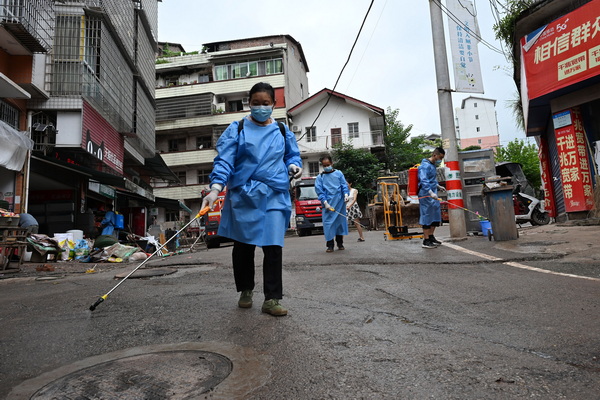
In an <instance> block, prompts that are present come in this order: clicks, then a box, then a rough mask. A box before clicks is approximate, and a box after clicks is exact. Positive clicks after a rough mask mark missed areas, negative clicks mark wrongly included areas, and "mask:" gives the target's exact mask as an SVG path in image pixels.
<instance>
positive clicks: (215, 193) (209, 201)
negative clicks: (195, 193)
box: [200, 183, 223, 210]
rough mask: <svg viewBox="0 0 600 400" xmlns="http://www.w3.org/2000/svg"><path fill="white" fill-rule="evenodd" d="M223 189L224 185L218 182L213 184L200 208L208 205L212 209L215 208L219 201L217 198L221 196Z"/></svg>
mask: <svg viewBox="0 0 600 400" xmlns="http://www.w3.org/2000/svg"><path fill="white" fill-rule="evenodd" d="M221 190H223V185H219V184H218V183H215V184H212V185H211V191H210V193H209V194H207V195H206V196H205V197H204V199H203V200H202V206H201V207H200V209H203V208H204V207H207V206H208V207H210V209H211V210H212V209H214V208H215V201H217V198H218V197H219V193H220V192H221Z"/></svg>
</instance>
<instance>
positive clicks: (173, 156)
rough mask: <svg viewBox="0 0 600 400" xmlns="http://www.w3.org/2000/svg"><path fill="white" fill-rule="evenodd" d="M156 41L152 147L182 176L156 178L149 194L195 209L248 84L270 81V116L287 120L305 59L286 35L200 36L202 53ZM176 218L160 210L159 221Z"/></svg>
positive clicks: (301, 89)
mask: <svg viewBox="0 0 600 400" xmlns="http://www.w3.org/2000/svg"><path fill="white" fill-rule="evenodd" d="M159 47H161V48H162V53H161V54H160V55H159V58H158V59H157V62H156V149H157V151H159V152H160V153H161V155H162V157H163V159H164V160H165V162H166V164H167V165H168V166H169V168H170V169H171V170H172V171H173V172H174V173H175V174H176V175H177V176H178V177H179V180H180V183H177V184H170V185H168V184H166V183H165V184H157V185H156V186H155V187H154V193H155V195H156V196H160V197H165V198H169V199H175V200H180V201H183V202H184V203H185V204H186V205H187V206H188V207H189V208H191V209H192V210H193V212H194V213H195V212H197V211H198V210H199V208H200V204H201V203H200V197H201V192H202V190H203V189H205V188H207V187H208V184H209V183H210V182H209V178H208V176H209V174H210V172H211V171H212V166H213V159H214V158H215V156H216V155H217V153H216V150H215V147H216V143H217V140H218V139H219V137H220V135H221V133H223V131H224V130H225V129H226V128H227V126H228V125H229V124H230V123H231V122H232V121H235V120H240V119H242V118H243V117H244V116H246V115H247V114H249V111H250V107H249V97H248V96H249V91H250V89H251V88H252V86H253V85H254V84H256V83H258V82H267V83H269V84H271V85H272V86H273V88H274V89H275V100H276V105H275V109H274V111H273V118H274V119H276V120H277V121H280V122H284V123H286V124H288V121H287V112H288V110H289V108H290V107H291V106H293V105H296V104H298V103H300V102H302V101H303V100H305V99H306V97H307V93H308V78H307V72H308V65H307V63H306V59H305V57H304V53H303V50H302V46H301V45H300V43H299V42H297V41H296V40H295V39H294V38H293V37H291V36H289V35H274V36H264V37H256V38H247V39H240V40H231V41H222V42H214V43H206V44H204V45H203V51H202V52H201V53H199V52H190V53H183V52H179V51H178V50H183V49H181V46H178V47H177V46H176V47H174V46H173V45H172V44H167V43H159ZM173 49H176V50H177V51H176V52H174V51H173ZM165 54H166V55H167V56H166V57H165V56H164V55H165ZM288 125H289V124H288ZM178 217H179V216H178V215H171V214H169V215H159V216H158V218H157V220H158V222H159V223H160V222H164V221H165V220H166V221H170V220H172V219H173V218H178Z"/></svg>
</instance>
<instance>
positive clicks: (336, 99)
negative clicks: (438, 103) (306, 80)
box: [288, 89, 385, 177]
mask: <svg viewBox="0 0 600 400" xmlns="http://www.w3.org/2000/svg"><path fill="white" fill-rule="evenodd" d="M327 102H328V103H327ZM325 103H327V107H325V108H324V109H323V110H322V111H321V109H322V108H323V106H324V105H325ZM319 113H320V115H319ZM317 115H319V117H318V119H317V121H316V123H315V119H316V118H317ZM288 116H289V120H290V129H291V130H292V131H293V132H294V133H295V134H296V138H297V140H298V148H299V149H300V155H301V157H302V162H303V164H304V168H303V169H304V170H303V176H304V177H309V176H317V175H318V174H319V173H320V172H321V167H320V163H319V159H320V158H321V157H322V156H323V155H326V154H330V153H331V151H332V148H333V146H334V145H336V144H338V143H350V144H352V146H354V147H355V148H363V149H368V150H369V151H371V152H372V153H374V154H380V153H383V152H384V149H385V146H384V141H383V128H384V119H385V118H384V117H385V113H384V110H383V109H382V108H379V107H376V106H373V105H371V104H368V103H365V102H364V101H361V100H358V99H355V98H352V97H350V96H346V95H344V94H342V93H339V92H334V91H333V90H329V89H323V90H321V91H320V92H318V93H316V94H314V95H313V96H311V97H309V98H307V99H306V100H304V101H303V102H301V103H299V104H297V105H296V106H294V107H292V108H291V109H290V110H289V111H288Z"/></svg>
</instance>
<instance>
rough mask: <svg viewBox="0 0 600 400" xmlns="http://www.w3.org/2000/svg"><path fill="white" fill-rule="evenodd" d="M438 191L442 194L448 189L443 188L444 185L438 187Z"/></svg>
mask: <svg viewBox="0 0 600 400" xmlns="http://www.w3.org/2000/svg"><path fill="white" fill-rule="evenodd" d="M437 188H438V190H441V191H442V192H445V191H446V188H445V187H443V186H442V185H437Z"/></svg>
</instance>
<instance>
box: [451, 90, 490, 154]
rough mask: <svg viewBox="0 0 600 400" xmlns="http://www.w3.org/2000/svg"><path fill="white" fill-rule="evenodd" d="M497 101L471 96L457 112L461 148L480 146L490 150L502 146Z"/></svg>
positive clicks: (457, 132)
mask: <svg viewBox="0 0 600 400" xmlns="http://www.w3.org/2000/svg"><path fill="white" fill-rule="evenodd" d="M495 106H496V100H492V99H486V98H483V97H474V96H469V97H467V98H466V99H464V100H463V101H462V104H461V106H460V108H458V107H457V108H456V110H455V118H456V121H455V124H456V137H457V139H458V140H459V146H460V147H461V148H463V149H464V148H466V147H469V146H480V147H481V148H482V149H489V148H494V147H498V146H500V136H499V133H498V119H497V116H496V108H495Z"/></svg>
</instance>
